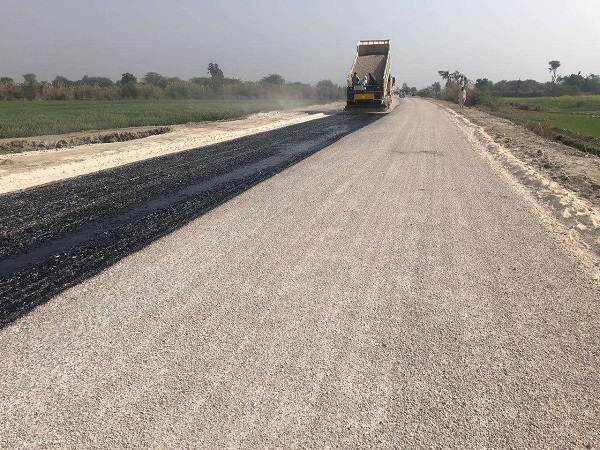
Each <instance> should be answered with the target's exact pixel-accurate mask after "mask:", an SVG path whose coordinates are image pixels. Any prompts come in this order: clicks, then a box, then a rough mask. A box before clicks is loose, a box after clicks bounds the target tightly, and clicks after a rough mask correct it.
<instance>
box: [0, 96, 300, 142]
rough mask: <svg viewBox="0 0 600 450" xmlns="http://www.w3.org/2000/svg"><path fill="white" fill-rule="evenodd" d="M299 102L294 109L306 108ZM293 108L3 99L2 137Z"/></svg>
mask: <svg viewBox="0 0 600 450" xmlns="http://www.w3.org/2000/svg"><path fill="white" fill-rule="evenodd" d="M306 104H307V102H304V103H303V102H300V101H297V102H295V103H294V104H293V105H292V106H301V105H306ZM282 106H289V103H286V104H284V103H282V101H278V100H234V99H226V100H223V99H220V100H119V101H96V100H89V101H87V100H75V101H0V138H13V137H29V136H41V135H46V134H62V133H69V132H74V131H87V130H106V129H112V128H125V127H136V126H146V125H151V126H152V125H175V124H180V123H187V122H203V121H210V120H224V119H234V118H238V117H243V116H245V115H247V114H251V113H255V112H259V111H268V110H273V109H278V108H281V107H282Z"/></svg>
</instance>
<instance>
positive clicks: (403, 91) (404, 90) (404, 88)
mask: <svg viewBox="0 0 600 450" xmlns="http://www.w3.org/2000/svg"><path fill="white" fill-rule="evenodd" d="M400 93H401V94H403V95H408V94H410V88H409V87H408V84H406V83H402V87H401V88H400Z"/></svg>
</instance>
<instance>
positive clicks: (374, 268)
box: [0, 99, 600, 449]
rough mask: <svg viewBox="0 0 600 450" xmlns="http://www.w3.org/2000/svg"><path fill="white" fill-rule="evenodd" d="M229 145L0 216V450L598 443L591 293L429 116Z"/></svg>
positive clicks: (491, 172)
mask: <svg viewBox="0 0 600 450" xmlns="http://www.w3.org/2000/svg"><path fill="white" fill-rule="evenodd" d="M232 142H235V144H231V143H225V144H218V145H217V146H214V147H213V148H212V149H208V150H206V149H205V150H202V151H190V152H184V153H179V154H177V155H170V156H168V157H163V158H157V159H155V160H149V161H146V162H144V163H137V164H135V165H131V166H125V167H123V168H120V169H113V170H111V171H107V172H103V173H99V174H95V175H93V176H87V177H82V178H78V179H74V180H71V181H69V182H68V183H57V184H55V185H49V186H45V187H40V188H37V189H33V190H28V191H24V192H21V193H15V194H11V195H8V196H2V197H0V216H1V217H3V221H2V234H0V237H1V238H2V239H3V241H2V245H1V246H0V247H1V248H2V252H4V253H3V254H2V258H3V262H2V272H1V273H0V275H1V276H3V277H4V278H3V279H2V280H3V281H2V283H3V284H2V285H0V286H1V288H2V289H4V293H3V297H2V302H3V303H2V308H3V309H2V314H3V316H2V317H3V320H4V323H5V324H6V325H5V326H4V327H3V328H2V329H0V356H1V357H2V361H3V363H2V365H0V447H3V448H12V447H25V446H32V447H70V448H75V447H78V448H80V447H104V448H107V447H108V448H122V447H133V446H135V447H140V446H143V447H154V448H167V447H169V448H240V447H241V448H251V449H254V448H299V447H300V448H327V447H333V448H373V447H379V448H426V449H430V448H461V449H462V448H544V449H547V448H597V447H598V446H600V437H599V430H600V345H599V344H600V307H599V300H600V286H599V284H598V282H597V281H595V280H594V279H593V276H592V274H591V272H589V271H588V269H587V266H585V265H583V264H582V263H581V262H580V260H579V259H578V258H577V252H575V251H572V249H570V248H569V247H568V246H567V245H566V244H565V240H564V236H562V235H561V234H560V233H559V231H560V230H558V229H553V228H552V226H551V223H550V222H548V221H543V220H542V217H541V216H540V212H539V210H538V209H537V208H534V206H533V204H532V202H531V200H530V199H528V198H527V197H525V196H524V194H523V191H522V190H519V189H516V188H515V187H514V186H513V185H512V184H511V183H509V182H507V178H506V177H505V176H504V175H502V174H500V173H498V172H497V171H496V169H495V168H494V167H493V166H491V165H490V163H489V161H488V160H487V159H486V158H485V157H483V156H482V154H481V153H480V151H479V150H477V149H476V148H475V147H474V144H473V142H472V141H471V140H469V139H467V137H466V134H465V133H463V131H462V130H461V128H460V126H459V125H458V124H457V122H456V121H453V120H452V119H451V118H450V117H449V115H448V113H447V112H445V111H444V110H442V109H440V108H439V107H437V106H436V105H433V104H431V103H429V102H426V101H422V100H417V99H404V100H402V102H401V103H400V105H399V106H398V107H397V108H396V109H395V110H394V111H393V112H391V113H389V114H387V115H373V116H361V115H344V114H340V115H335V116H332V117H329V118H325V119H318V120H315V121H311V122H308V123H306V124H301V125H296V126H294V127H290V128H289V129H282V130H277V131H273V132H269V133H265V134H263V135H257V136H253V137H248V138H244V139H240V140H237V141H232ZM294 163H295V164H294ZM283 169H285V170H283ZM274 174H277V175H275V176H272V175H274ZM259 181H262V182H261V183H260V184H256V183H258V182H259ZM250 186H252V187H251V188H250V189H247V188H248V187H250ZM227 199H229V200H228V201H226V202H225V200H227ZM215 206H217V207H215ZM5 218H6V219H5ZM100 230H108V233H107V234H106V237H104V236H102V235H101V233H99V231H100ZM173 230H175V231H173ZM152 241H153V242H152ZM142 247H143V248H142ZM140 248H141V250H139V251H137V252H133V251H134V250H137V249H140ZM57 249H59V250H60V251H59V253H58V258H56V250H57ZM132 252H133V253H132ZM28 254H29V255H32V258H34V259H33V264H34V265H33V266H32V265H26V259H24V256H23V255H28ZM53 260H56V261H53ZM86 261H87V262H86ZM89 261H92V262H89ZM115 261H117V262H115ZM30 262H31V261H30ZM102 269H105V270H102ZM100 270H102V271H101V272H100V273H98V272H99V271H100ZM91 275H94V276H93V277H92V276H91ZM86 278H87V279H86ZM83 279H86V280H85V281H82V282H79V281H80V280H83ZM75 283H78V284H76V285H75V286H74V287H71V288H69V289H67V290H63V289H64V288H65V286H69V285H72V284H75ZM61 291H62V292H61ZM55 294H57V295H55ZM50 297H52V298H51V299H50ZM14 299H16V300H14ZM48 299H50V300H49V301H46V300H48ZM13 300H14V301H13ZM42 303H43V304H42ZM36 304H39V306H37V307H36V308H34V309H31V307H32V306H35V305H36ZM25 311H29V313H28V314H25V315H23V316H21V317H20V318H17V317H18V316H19V315H21V314H22V313H23V312H25ZM15 319H16V320H15ZM9 322H11V323H9Z"/></svg>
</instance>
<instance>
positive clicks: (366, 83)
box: [362, 75, 369, 87]
mask: <svg viewBox="0 0 600 450" xmlns="http://www.w3.org/2000/svg"><path fill="white" fill-rule="evenodd" d="M362 85H363V86H365V87H367V86H368V85H369V76H368V75H365V76H364V77H363V80H362Z"/></svg>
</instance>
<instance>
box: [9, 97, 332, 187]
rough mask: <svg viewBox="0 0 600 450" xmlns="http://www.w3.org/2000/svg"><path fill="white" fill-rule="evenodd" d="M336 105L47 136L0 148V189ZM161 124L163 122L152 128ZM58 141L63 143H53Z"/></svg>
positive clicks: (303, 118) (209, 140)
mask: <svg viewBox="0 0 600 450" xmlns="http://www.w3.org/2000/svg"><path fill="white" fill-rule="evenodd" d="M342 108H343V104H341V103H332V104H328V105H316V106H313V107H307V108H302V109H293V110H284V111H271V112H264V113H258V114H253V115H251V116H249V117H247V118H244V119H238V120H230V121H219V122H203V123H188V124H183V125H173V126H170V127H168V129H167V130H166V131H167V132H162V133H151V135H147V137H144V136H142V134H143V132H149V131H151V129H146V130H142V129H138V131H139V132H140V136H139V137H143V139H133V140H127V141H126V142H121V141H120V139H119V136H120V135H121V134H122V133H124V132H130V131H131V130H113V131H112V132H105V134H106V136H108V137H106V138H105V139H107V140H108V142H109V143H94V142H95V141H94V140H93V139H95V138H93V136H92V135H90V133H79V134H80V135H81V136H79V137H77V138H76V137H75V136H72V135H61V136H54V138H55V139H54V141H53V140H52V139H49V143H48V144H47V145H49V146H50V149H44V148H42V149H41V150H40V149H38V148H37V147H35V146H34V144H28V145H30V146H34V150H33V151H24V150H22V149H21V150H17V151H13V152H10V153H5V154H2V151H0V194H2V193H6V192H12V191H17V190H20V189H26V188H29V187H32V186H38V185H41V184H45V183H50V182H53V181H59V180H63V179H65V178H71V177H76V176H80V175H85V174H89V173H93V172H97V171H100V170H104V169H109V168H113V167H118V166H122V165H124V164H129V163H132V162H136V161H142V160H144V159H149V158H154V157H157V156H163V155H167V154H170V153H175V152H180V151H185V150H189V149H193V148H198V147H203V146H206V145H210V144H215V143H218V142H224V141H228V140H231V139H237V138H240V137H243V136H248V135H251V134H256V133H261V132H265V131H270V130H274V129H277V128H281V127H285V126H290V125H294V124H299V123H303V122H307V121H310V120H314V119H319V118H323V117H325V116H326V115H329V114H333V113H336V112H338V111H340V110H341V109H342ZM163 128H167V127H159V128H158V129H163ZM154 129H155V130H156V129H157V127H154ZM98 134H100V133H98ZM103 134H104V133H103ZM96 137H98V136H96ZM69 139H80V140H81V142H82V144H83V145H75V146H70V145H69V142H70V141H69ZM88 139H89V143H88ZM110 139H113V140H110ZM23 140H24V141H36V140H39V138H31V139H23ZM13 141H14V140H13ZM61 141H64V142H66V144H64V142H63V143H61V144H60V145H56V144H57V143H58V142H61ZM52 142H54V146H52ZM73 142H76V141H73ZM101 142H106V141H104V140H102V141H101ZM24 145H25V144H24Z"/></svg>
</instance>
